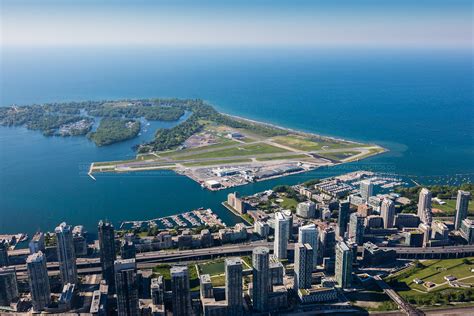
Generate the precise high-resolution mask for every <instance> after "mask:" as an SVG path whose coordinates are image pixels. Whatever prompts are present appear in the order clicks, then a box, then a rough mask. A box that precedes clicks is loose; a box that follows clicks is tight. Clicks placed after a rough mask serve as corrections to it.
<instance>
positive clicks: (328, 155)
mask: <svg viewBox="0 0 474 316" xmlns="http://www.w3.org/2000/svg"><path fill="white" fill-rule="evenodd" d="M359 153H360V152H359V151H352V150H350V151H344V152H337V153H318V155H319V156H321V157H324V158H328V159H332V160H338V161H340V160H343V159H346V158H349V157H351V156H354V155H357V154H359Z"/></svg>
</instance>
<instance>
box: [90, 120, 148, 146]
mask: <svg viewBox="0 0 474 316" xmlns="http://www.w3.org/2000/svg"><path fill="white" fill-rule="evenodd" d="M139 132H140V121H138V120H130V119H121V118H104V119H102V120H101V121H100V124H99V127H98V128H97V131H95V132H92V133H89V135H88V137H89V138H90V139H92V140H93V141H94V143H95V144H96V145H97V146H104V145H110V144H113V143H116V142H119V141H123V140H127V139H130V138H134V137H136V136H137V135H138V133H139Z"/></svg>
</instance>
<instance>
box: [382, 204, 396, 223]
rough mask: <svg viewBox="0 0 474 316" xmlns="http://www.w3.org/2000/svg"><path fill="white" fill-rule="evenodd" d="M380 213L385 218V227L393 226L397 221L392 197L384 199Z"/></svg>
mask: <svg viewBox="0 0 474 316" xmlns="http://www.w3.org/2000/svg"><path fill="white" fill-rule="evenodd" d="M380 215H382V218H383V227H384V228H385V229H387V228H392V227H393V224H394V223H395V203H393V201H392V200H390V199H384V200H383V201H382V206H381V207H380Z"/></svg>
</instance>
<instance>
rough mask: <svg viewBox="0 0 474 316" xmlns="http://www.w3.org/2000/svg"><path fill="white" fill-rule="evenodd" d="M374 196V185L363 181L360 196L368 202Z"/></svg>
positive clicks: (368, 181)
mask: <svg viewBox="0 0 474 316" xmlns="http://www.w3.org/2000/svg"><path fill="white" fill-rule="evenodd" d="M372 195H374V185H373V183H372V182H371V181H370V180H362V181H361V182H360V196H362V199H363V200H364V201H365V202H367V201H369V197H371V196H372Z"/></svg>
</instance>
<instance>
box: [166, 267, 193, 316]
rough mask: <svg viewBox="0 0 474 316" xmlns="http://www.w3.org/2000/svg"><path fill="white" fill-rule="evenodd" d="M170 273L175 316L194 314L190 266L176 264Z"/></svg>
mask: <svg viewBox="0 0 474 316" xmlns="http://www.w3.org/2000/svg"><path fill="white" fill-rule="evenodd" d="M170 273H171V292H172V299H171V301H172V303H173V316H188V315H192V309H191V295H190V292H189V275H188V267H185V266H174V267H172V268H171V269H170Z"/></svg>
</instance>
